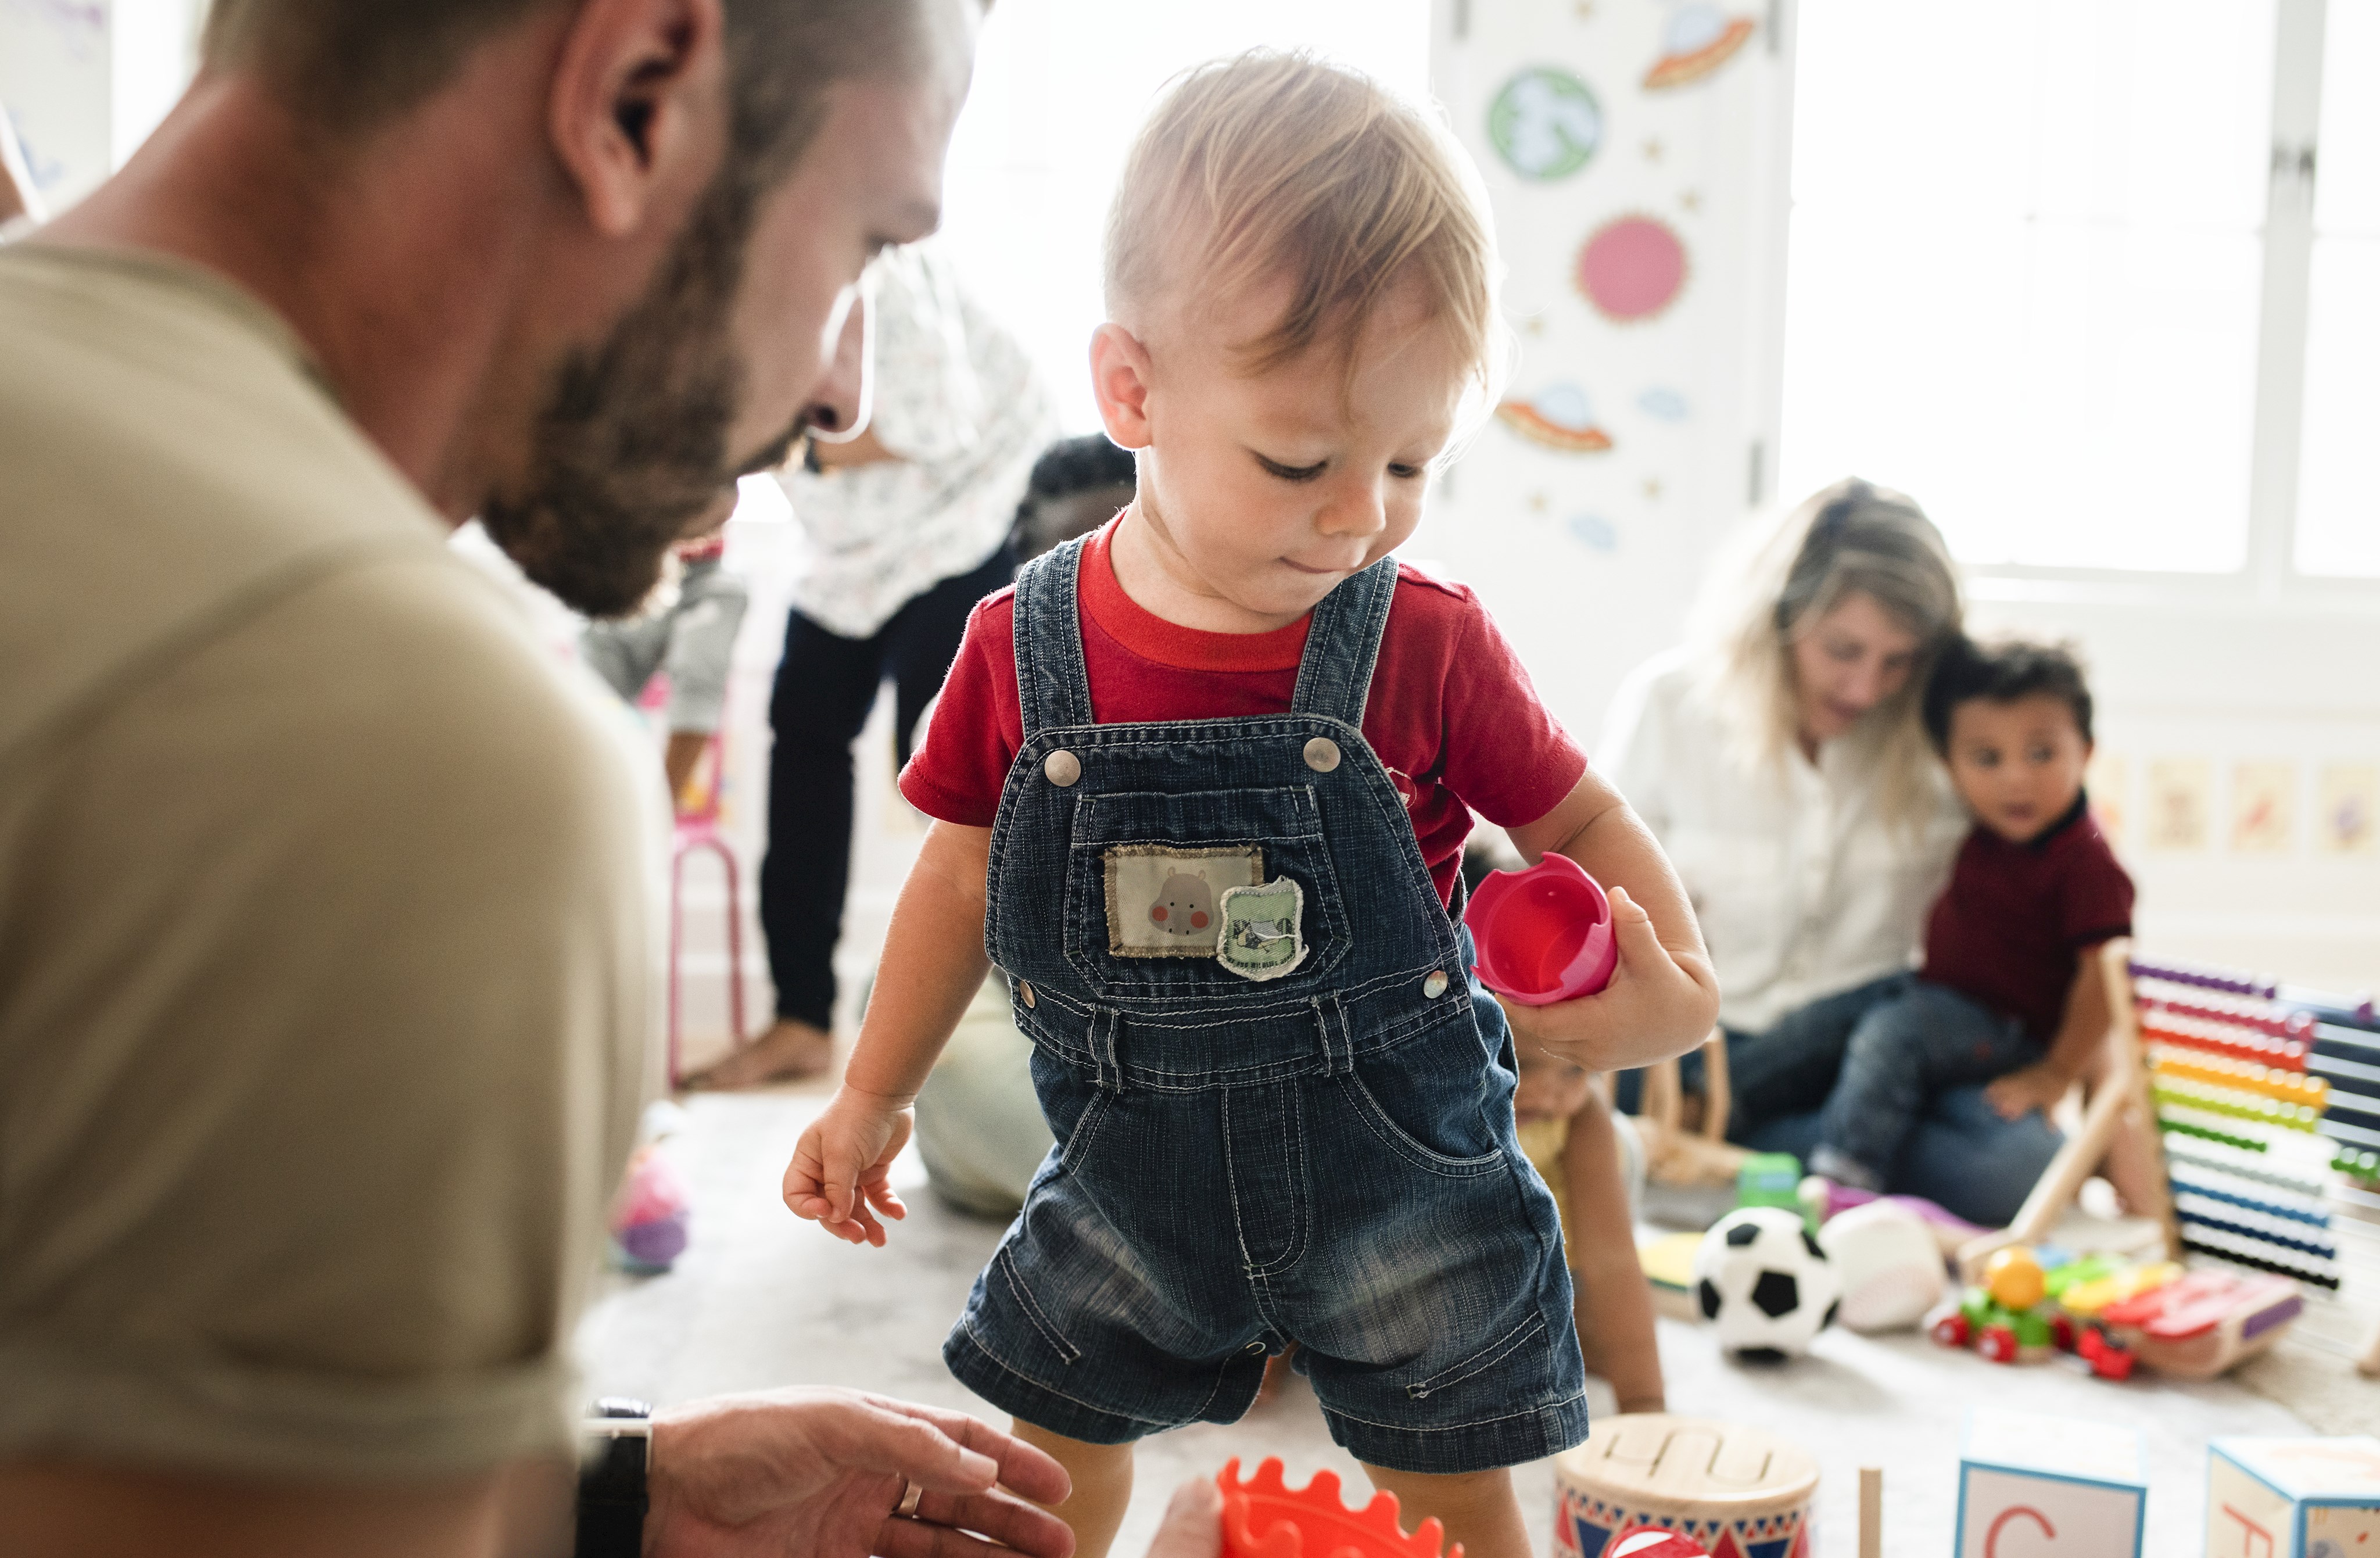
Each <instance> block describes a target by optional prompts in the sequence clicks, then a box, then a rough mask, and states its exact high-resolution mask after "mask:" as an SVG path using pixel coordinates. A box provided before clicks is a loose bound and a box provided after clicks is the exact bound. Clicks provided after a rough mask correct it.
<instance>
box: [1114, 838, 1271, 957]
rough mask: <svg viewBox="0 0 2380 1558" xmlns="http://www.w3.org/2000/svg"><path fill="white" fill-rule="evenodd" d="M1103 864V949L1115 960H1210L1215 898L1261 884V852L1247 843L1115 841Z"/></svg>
mask: <svg viewBox="0 0 2380 1558" xmlns="http://www.w3.org/2000/svg"><path fill="white" fill-rule="evenodd" d="M1106 863H1107V895H1108V951H1109V952H1110V953H1111V954H1112V955H1115V956H1118V957H1212V956H1214V955H1215V943H1216V938H1217V936H1218V935H1219V934H1220V914H1219V912H1218V907H1217V906H1218V902H1219V900H1220V898H1221V896H1222V895H1224V894H1225V893H1228V892H1230V891H1232V890H1233V888H1245V887H1248V886H1251V885H1253V884H1254V883H1257V882H1262V881H1263V880H1264V851H1263V850H1262V849H1259V848H1256V847H1254V846H1241V847H1236V848H1223V849H1182V848H1177V847H1176V846H1172V845H1170V844H1119V845H1117V846H1115V847H1113V848H1111V849H1110V850H1109V851H1108V852H1107V855H1106Z"/></svg>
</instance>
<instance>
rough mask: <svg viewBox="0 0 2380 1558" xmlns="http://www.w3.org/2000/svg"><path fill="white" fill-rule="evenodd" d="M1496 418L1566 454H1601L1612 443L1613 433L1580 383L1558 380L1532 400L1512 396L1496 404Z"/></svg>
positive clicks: (1535, 440) (1524, 435)
mask: <svg viewBox="0 0 2380 1558" xmlns="http://www.w3.org/2000/svg"><path fill="white" fill-rule="evenodd" d="M1496 420H1498V421H1500V422H1502V423H1503V424H1504V425H1505V426H1506V427H1508V428H1511V429H1512V431H1513V432H1517V433H1519V434H1520V435H1521V436H1522V437H1524V438H1525V439H1527V440H1528V441H1529V442H1530V443H1532V444H1544V445H1545V446H1546V447H1547V448H1548V449H1559V450H1560V451H1561V452H1562V453H1564V454H1566V455H1599V454H1601V453H1603V452H1604V451H1605V450H1606V449H1609V448H1610V447H1611V435H1610V434H1609V433H1608V432H1604V431H1603V429H1601V428H1600V427H1597V425H1596V421H1595V408H1594V407H1592V406H1591V405H1589V404H1588V402H1587V398H1586V392H1585V390H1583V389H1581V388H1579V387H1578V386H1577V385H1576V384H1568V383H1564V384H1554V385H1551V386H1549V387H1548V388H1546V389H1543V390H1540V391H1539V392H1538V393H1537V395H1536V397H1535V398H1533V399H1529V400H1508V401H1506V402H1504V403H1503V404H1502V405H1501V406H1499V407H1497V408H1496Z"/></svg>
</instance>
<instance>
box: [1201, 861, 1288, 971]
mask: <svg viewBox="0 0 2380 1558" xmlns="http://www.w3.org/2000/svg"><path fill="white" fill-rule="evenodd" d="M1220 913H1221V915H1222V917H1223V937H1222V940H1221V941H1220V942H1219V943H1217V944H1216V947H1215V956H1216V959H1217V960H1218V961H1219V962H1220V963H1221V964H1222V965H1223V967H1224V968H1229V969H1230V970H1231V971H1232V972H1233V973H1234V974H1237V975H1239V976H1241V977H1242V978H1243V979H1250V980H1277V979H1279V978H1281V976H1282V975H1283V974H1286V973H1288V972H1289V971H1290V970H1291V969H1293V968H1296V967H1297V966H1298V965H1299V964H1301V963H1303V962H1305V931H1304V928H1303V926H1302V925H1301V923H1300V922H1301V921H1302V920H1303V919H1305V890H1304V889H1302V888H1300V887H1299V886H1298V885H1297V883H1296V882H1293V881H1291V880H1290V879H1289V878H1288V877H1285V876H1277V877H1275V878H1273V879H1272V880H1271V881H1270V882H1266V883H1265V884H1264V885H1263V886H1261V887H1234V888H1232V889H1231V890H1230V891H1229V892H1226V893H1225V894H1224V895H1223V897H1222V902H1221V904H1220Z"/></svg>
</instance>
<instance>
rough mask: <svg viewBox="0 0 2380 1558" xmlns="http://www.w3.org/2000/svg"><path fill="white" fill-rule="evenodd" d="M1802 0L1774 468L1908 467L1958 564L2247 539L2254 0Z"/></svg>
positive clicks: (2086, 558) (2260, 185) (2242, 547)
mask: <svg viewBox="0 0 2380 1558" xmlns="http://www.w3.org/2000/svg"><path fill="white" fill-rule="evenodd" d="M2342 8H2354V7H2352V6H2343V5H2342V4H2341V3H2340V0H2334V5H2333V7H2332V9H2333V13H2334V15H2336V14H2337V13H2338V11H2339V10H2340V9H2342ZM2361 8H2362V9H2363V10H2364V11H2365V12H2366V14H2367V15H2368V14H2369V12H2370V10H2371V6H2370V5H2369V4H2365V5H2363V6H2362V7H2361ZM1799 12H1800V27H1801V30H1800V36H1799V40H1798V49H1797V72H1798V79H1797V80H1796V83H1795V86H1794V122H1793V181H1792V185H1793V187H1792V195H1793V215H1792V235H1791V251H1790V258H1789V270H1788V274H1787V286H1788V294H1787V299H1788V300H1787V311H1786V355H1785V385H1784V417H1783V431H1782V440H1783V447H1782V450H1781V457H1782V468H1781V472H1780V474H1781V478H1782V484H1781V489H1780V491H1781V494H1782V495H1783V496H1785V497H1787V498H1788V499H1791V498H1792V497H1794V496H1797V495H1798V494H1800V493H1806V492H1808V491H1811V490H1813V489H1815V488H1816V487H1818V486H1820V485H1822V484H1824V483H1825V482H1827V481H1831V480H1833V479H1834V478H1836V477H1838V476H1840V475H1842V474H1844V473H1846V472H1856V473H1858V474H1860V475H1863V476H1866V477H1868V478H1870V479H1872V480H1874V481H1880V482H1884V483H1886V484H1888V485H1891V486H1895V487H1900V488H1902V489H1905V490H1906V491H1908V492H1910V493H1913V494H1915V495H1916V496H1917V497H1918V498H1919V499H1920V501H1922V502H1923V503H1924V504H1925V506H1926V508H1927V509H1928V511H1929V512H1930V513H1931V514H1932V515H1933V517H1934V518H1935V519H1936V520H1937V522H1938V523H1939V524H1940V525H1941V527H1942V529H1943V530H1944V531H1945V533H1946V534H1947V535H1948V536H1949V538H1950V541H1951V543H1952V545H1953V547H1954V548H1955V549H1956V550H1957V552H1958V553H1959V554H1960V555H1961V557H1962V558H1964V559H1965V560H1966V561H1968V562H1970V563H1974V564H1985V565H1989V564H2014V565H2030V566H2052V567H2083V568H2092V567H2096V568H2157V569H2168V570H2181V571H2190V572H2210V573H2212V572H2226V571H2230V570H2234V569H2237V568H2239V567H2240V566H2242V564H2243V562H2244V561H2245V558H2246V554H2247V537H2248V508H2249V465H2250V450H2251V443H2252V437H2253V426H2254V418H2255V406H2254V398H2255V367H2256V333H2257V314H2258V307H2259V289H2260V286H2261V277H2262V269H2263V262H2262V252H2261V250H2262V240H2261V237H2260V234H2259V229H2260V227H2261V226H2262V224H2263V220H2264V213H2265V178H2266V157H2267V149H2268V145H2269V141H2270V134H2269V121H2270V117H2271V114H2270V109H2271V93H2272V86H2271V83H2272V77H2273V49H2274V42H2273V40H2274V5H2273V0H2011V3H2009V4H2003V5H1998V6H1989V7H1985V8H1983V9H1980V10H1979V9H1976V8H1973V7H1968V6H1947V5H1934V4H1924V5H1916V4H1911V3H1909V0H1806V3H1805V4H1804V5H1803V6H1800V7H1799ZM2365 57H2366V58H2367V59H2368V58H2370V56H2369V55H2366V56H2365ZM2333 79H2334V80H2336V79H2338V78H2337V75H2336V73H2334V77H2333ZM2362 79H2365V80H2367V81H2368V80H2369V79H2370V75H2369V72H2368V70H2367V71H2366V72H2365V73H2364V75H2363V77H2362ZM2365 95H2366V97H2367V99H2368V96H2369V94H2368V93H2366V94H2365ZM2362 112H2364V113H2366V114H2369V113H2370V109H2369V107H2368V104H2367V106H2366V107H2365V108H2364V109H2363V110H2362ZM2366 122H2367V124H2368V123H2369V121H2368V120H2367V121H2366ZM2329 155H2330V152H2329V147H2328V145H2325V170H2324V171H2325V178H2326V177H2327V176H2328V173H2329V165H2328V158H2329ZM2366 188H2367V189H2368V188H2370V186H2369V185H2367V186H2366ZM2374 209H2380V206H2375V205H2374V204H2366V205H2365V206H2364V207H2363V208H2362V217H2361V218H2359V220H2360V221H2362V230H2363V231H2365V232H2366V233H2369V232H2370V231H2371V230H2372V226H2373V224H2372V220H2371V217H2372V213H2373V211H2374ZM2369 252H2370V249H2369V240H2368V238H2367V240H2366V247H2365V250H2364V253H2365V255H2366V258H2363V259H2362V260H2360V261H2358V262H2357V263H2361V264H2362V265H2363V266H2364V267H2365V268H2366V269H2365V274H2366V275H2367V276H2368V274H2369V266H2370V260H2369V258H2368V255H2369ZM2372 293H2373V289H2372V288H2371V287H2370V286H2369V285H2368V284H2367V285H2366V286H2364V287H2363V288H2362V291H2361V293H2360V295H2358V296H2357V297H2356V298H2354V299H2353V300H2352V302H2351V303H2349V304H2345V305H2341V306H2342V307H2346V308H2352V309H2354V310H2359V317H2360V319H2361V320H2362V328H2364V329H2365V330H2366V332H2367V337H2366V338H2367V340H2368V339H2370V338H2371V337H2370V335H2369V334H2368V333H2369V332H2370V331H2371V329H2372V322H2373V321H2374V320H2375V319H2380V313H2375V312H2374V310H2375V308H2380V303H2375V300H2374V298H2373V296H2372ZM2371 360H2372V353H2371V351H2370V350H2369V349H2368V348H2367V349H2365V350H2363V351H2362V352H2360V353H2359V354H2358V355H2357V359H2356V368H2357V371H2358V372H2359V374H2360V376H2361V386H2360V389H2359V391H2358V392H2357V393H2360V394H2361V395H2362V396H2364V397H2365V398H2364V400H2363V401H2362V405H2361V408H2360V409H2358V410H2356V411H2355V412H2354V413H2353V414H2354V415H2356V416H2358V417H2361V418H2362V420H2363V422H2364V425H2366V426H2369V425H2370V420H2371V410H2372V405H2371V401H2370V398H2369V397H2370V396H2371V394H2372V391H2371V388H2370V384H2371V382H2372V381H2371V375H2370V371H2369V367H2370V362H2371ZM2359 463H2360V469H2356V470H2355V471H2354V472H2353V480H2354V481H2357V482H2359V483H2361V484H2362V494H2363V496H2362V503H2363V506H2364V511H2365V512H2366V513H2368V512H2370V509H2371V496H2370V494H2371V493H2372V492H2373V490H2374V489H2373V486H2372V482H2373V481H2374V473H2373V471H2372V469H2371V467H2370V462H2369V461H2368V460H2363V461H2361V462H2359Z"/></svg>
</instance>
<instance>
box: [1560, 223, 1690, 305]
mask: <svg viewBox="0 0 2380 1558" xmlns="http://www.w3.org/2000/svg"><path fill="white" fill-rule="evenodd" d="M1577 275H1578V289H1579V290H1580V291H1581V292H1583V293H1585V295H1586V300H1587V301H1588V302H1590V303H1592V304H1594V305H1595V307H1596V311H1597V312H1598V313H1600V314H1602V315H1603V317H1604V318H1606V319H1608V320H1610V321H1612V322H1613V323H1618V324H1630V323H1635V322H1636V321H1638V320H1646V319H1651V318H1654V317H1655V316H1656V315H1658V314H1659V313H1660V312H1661V311H1662V310H1665V309H1667V308H1668V307H1669V306H1670V304H1671V303H1674V302H1676V301H1677V298H1678V294H1679V292H1680V291H1682V289H1683V288H1684V286H1685V285H1686V245H1685V240H1683V239H1682V238H1681V237H1678V234H1677V230H1676V229H1675V228H1673V227H1671V226H1670V225H1669V224H1668V223H1667V222H1664V221H1662V220H1661V219H1660V218H1659V217H1658V216H1646V215H1644V214H1643V213H1636V214H1633V215H1628V216H1621V217H1615V218H1613V219H1612V220H1611V221H1609V222H1607V223H1605V224H1604V225H1602V226H1600V227H1597V229H1596V230H1595V236H1594V237H1590V238H1588V239H1587V240H1586V246H1585V248H1583V249H1581V250H1579V251H1578V273H1577Z"/></svg>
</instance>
